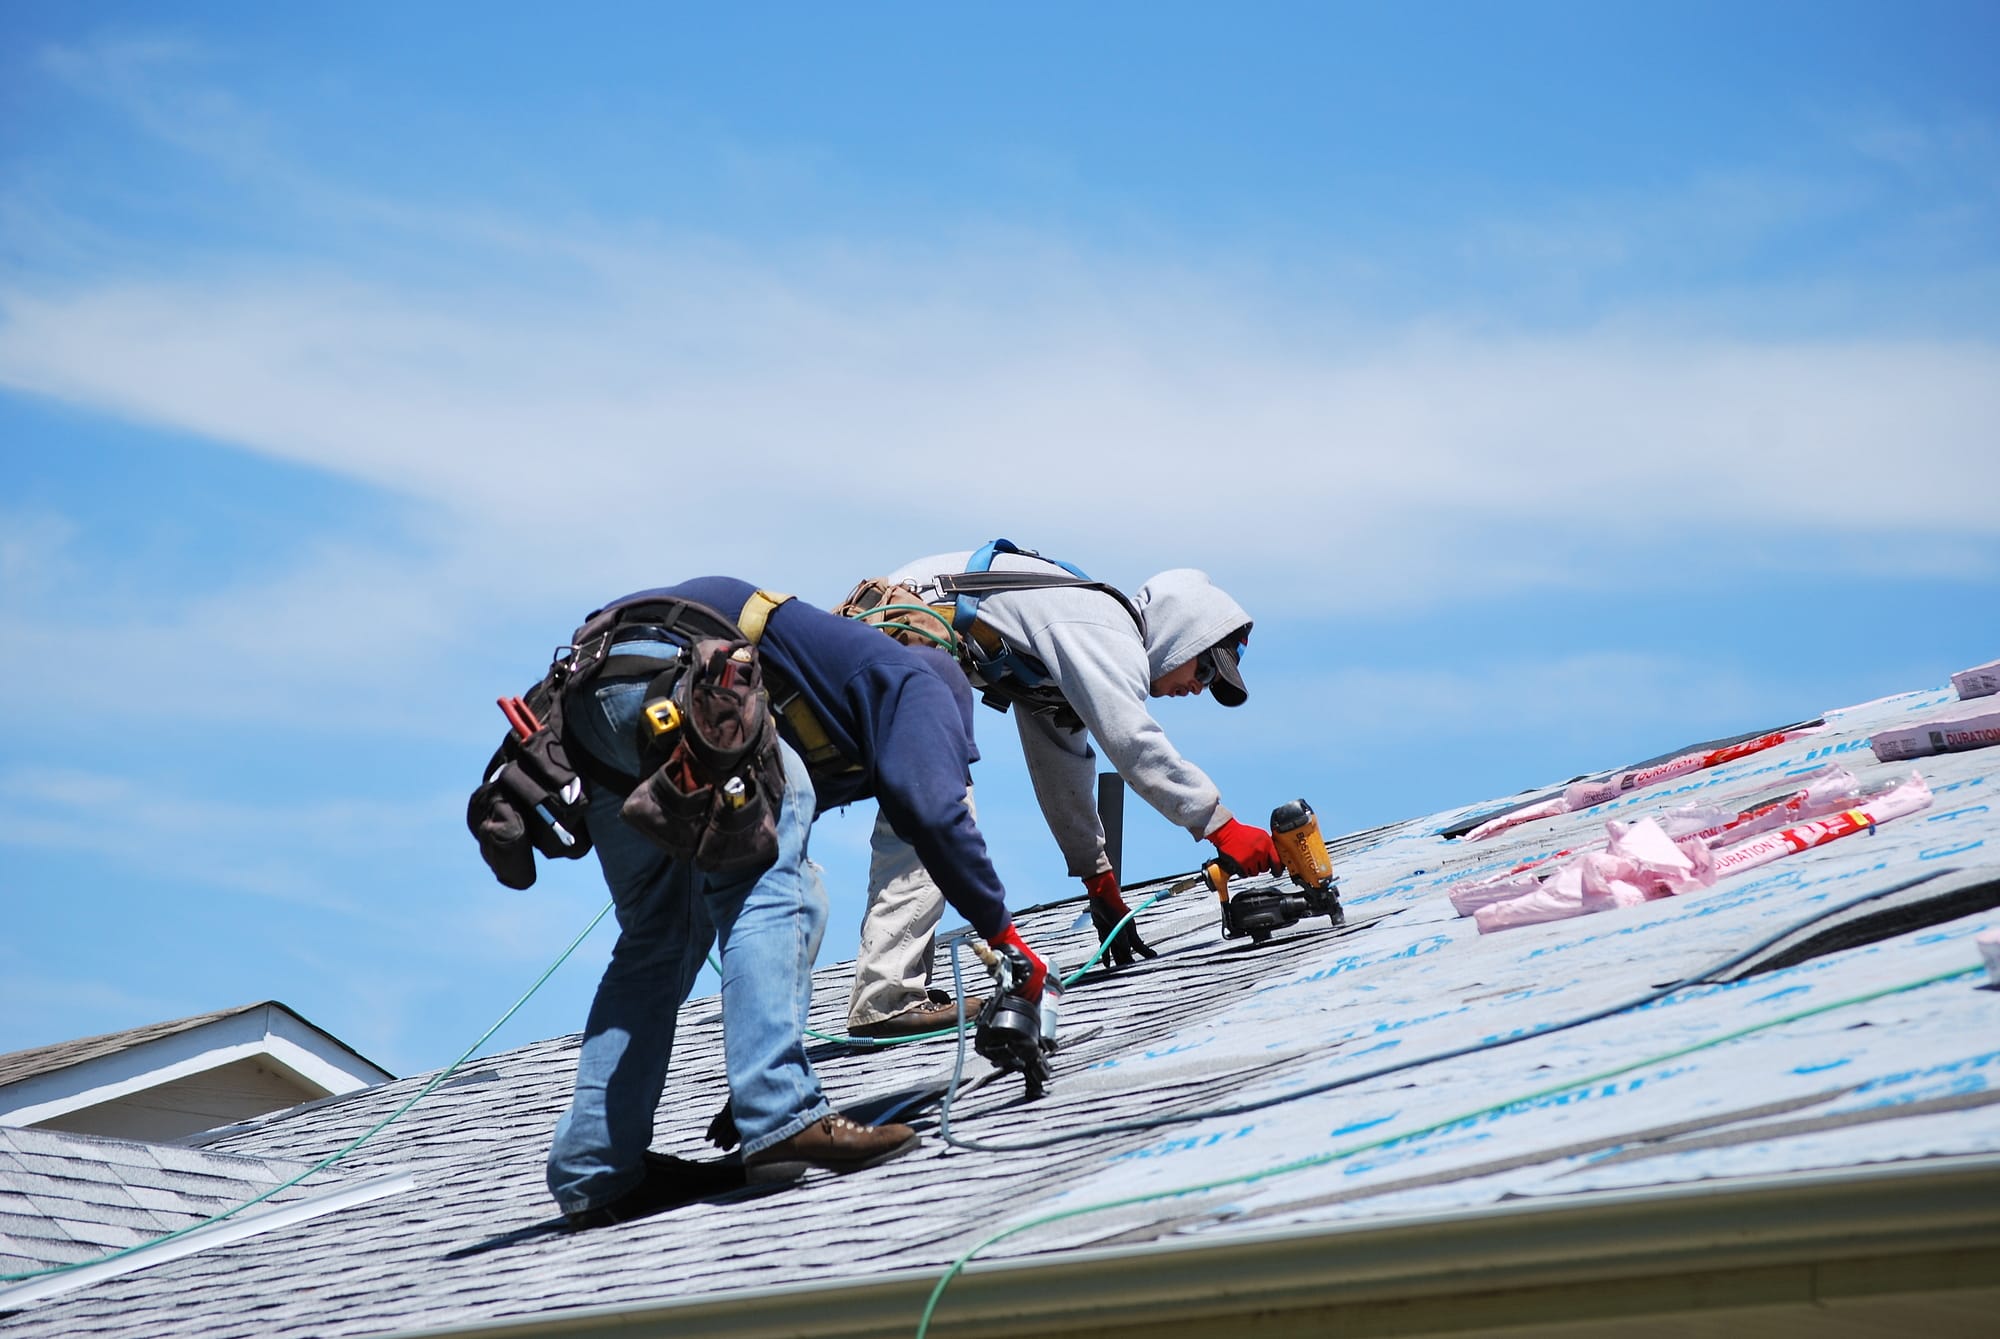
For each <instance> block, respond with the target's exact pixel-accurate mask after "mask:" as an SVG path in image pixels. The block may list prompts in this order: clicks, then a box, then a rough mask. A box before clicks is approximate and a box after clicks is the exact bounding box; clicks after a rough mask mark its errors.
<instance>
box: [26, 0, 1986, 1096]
mask: <svg viewBox="0 0 2000 1339" xmlns="http://www.w3.org/2000/svg"><path fill="white" fill-rule="evenodd" d="M1996 29H2000V18H1996V17H1995V11H1994V10H1993V9H1992V8H1991V7H1990V6H1987V5H1980V4H1968V5H1949V4H1905V5H1899V6H1893V7H1891V6H1883V5H1853V4H1832V3H1815V4H1796V5H1794V4H1764V5H1757V6H1742V5H1698V4H1676V5H1659V6H1637V5H1615V6H1614V5H1583V4H1565V5H1551V4H1510V5H1504V6H1502V5H1473V4H1467V5H1453V4H1433V5H1423V6H1390V5H1376V6H1346V5H1295V6H1293V5H1249V6H1227V7H1224V6H1195V5H1176V4H1144V5H1111V4H1103V5H1092V6H1040V5H1010V6H978V7H936V6H916V5H871V6H803V5H801V6H783V7H770V6H764V7H737V8H735V9H733V10H731V11H730V12H728V13H713V12H709V11H708V10H704V9H700V8H697V7H692V6H688V7H668V6H662V5H629V6H619V5H576V6H566V7H562V9H561V10H560V12H558V11H557V10H554V9H550V8H549V7H546V6H508V5H494V4H480V5H458V4H435V5H424V6H390V5H350V6H336V7H304V6H270V5H252V4H178V5H175V6H172V7H162V6H158V5H141V4H132V5H118V4H79V5H65V6H27V5H11V6H6V7H4V8H0V461H4V466H5V477H6V480H7V484H6V487H5V489H4V491H0V645H4V646H5V647H6V649H7V654H6V655H5V656H4V657H0V676H3V677H0V689H4V700H5V701H7V702H9V703H10V704H12V706H13V709H14V710H13V717H12V719H11V721H10V728H9V729H8V730H7V731H6V732H5V733H4V735H0V740H4V742H0V797H4V799H5V801H6V804H7V811H8V815H9V821H8V822H7V823H5V824H4V825H0V897H4V899H5V913H6V927H7V928H6V932H5V933H4V935H0V1050H7V1049H13V1048H18V1047H24V1046H30V1045H36V1044H40V1043H43V1042H49V1041H55V1040H61V1039H64V1038H68V1037H74V1036H79V1035H85V1034H89V1033H95V1032H101V1031H107V1030H111V1029H115V1028H121V1027H128V1026H133V1025H137V1024H141V1023H146V1022H152V1021H157V1020H160V1019H164V1018H171V1017H178V1016H181V1015H185V1014H190V1013H196V1012H201V1011H205V1010H208V1009H213V1008H219V1007H224V1006H229V1005H235V1004H242V1003H248V1002H251V1001H253V1000H259V999H264V998H269V997H275V998H278V999H282V1000H284V1001H285V1002H287V1003H288V1004H290V1005H292V1006H293V1007H294V1008H297V1009H299V1010H300V1011H301V1012H303V1013H304V1014H306V1016H308V1017H310V1018H312V1019H313V1020H315V1021H316V1022H318V1023H320V1024H321V1025H323V1026H325V1027H327V1028H328V1029H329V1030H331V1031H333V1032H334V1033H336V1034H337V1035H339V1036H341V1037H342V1038H344V1039H346V1040H348V1041H349V1042H350V1043H352V1044H353V1045H355V1046H356V1047H357V1048H359V1049H360V1050H362V1051H363V1052H364V1053H366V1054H368V1055H370V1056H371V1057H372V1058H374V1059H376V1060H377V1061H379V1062H380V1063H383V1064H385V1065H387V1066H389V1067H390V1068H392V1069H394V1070H397V1071H398V1072H408V1071H412V1070H416V1069H419V1068H423V1067H428V1066H434V1065H438V1064H442V1063H444V1062H446V1061H448V1060H449V1059H451V1058H452V1057H453V1056H454V1055H456V1054H457V1052H458V1050H459V1048H460V1047H461V1046H462V1045H463V1044H464V1043H466V1042H467V1041H469V1040H470V1039H471V1038H472V1037H473V1036H475V1035H477V1033H478V1032H479V1031H480V1029H481V1028H482V1027H483V1026H484V1025H485V1024H486V1023H487V1022H489V1021H490V1020H491V1019H492V1018H494V1017H496V1016H497V1015H498V1014H499V1012H500V1011H501V1010H502V1009H503V1008H504V1007H505V1006H506V1005H507V1004H509V1003H511V1002H512V1000H513V999H514V998H515V996H516V995H517V994H518V993H519V991H520V990H522V989H525V988H526V986H527V985H528V984H529V983H530V982H531V981H532V980H533V979H534V977H535V976H536V975H537V974H538V973H539V972H540V970H541V968H542V967H543V966H544V965H546V963H547V962H548V961H549V959H550V958H552V957H553V956H554V954H555V953H556V951H557V950H558V949H559V948H560V947H561V945H562V944H564V943H566V942H567V941H568V939H569V937H570V936H571V935H572V934H574V933H575V932H576V931H577V930H578V929H580V928H581V927H582V926H583V925H584V924H585V923H586V922H587V921H588V920H589V919H590V917H591V916H592V915H593V914H594V913H595V911H596V909H597V908H598V907H599V906H600V905H602V903H603V900H604V895H603V891H602V887H601V884H600V883H599V882H598V880H597V878H596V875H595V871H594V869H593V868H592V867H591V866H590V865H588V864H576V865H565V866H563V867H562V868H559V869H550V870H547V871H546V872H545V874H544V877H543V881H542V882H541V883H540V884H539V885H537V887H536V888H535V889H533V890H532V891H530V892H527V893H515V892H510V891H508V890H505V889H502V888H500V887H499V886H498V885H497V884H495V883H493V882H492V881H491V879H490V878H489V877H488V876H487V874H486V872H485V870H484V867H483V866H482V865H481V864H480V863H479V861H478V859H477V857H476V855H475V853H474V850H473V847H472V844H471V841H470V839H469V838H468V837H467V836H466V834H465V832H464V830H463V827H462V822H461V815H462V806H463V803H464V796H465V792H466V790H467V789H468V788H469V786H470V784H471V782H472V781H473V779H474V774H475V773H476V771H477V769H478V767H479V765H480V763H481V762H483V761H484V759H485V757H486V755H487V753H488V752H489V751H490V749H491V747H492V746H493V743H494V742H495V740H496V739H497V737H498V734H499V732H500V730H501V729H502V728H503V723H502V721H501V718H500V716H499V714H498V713H497V712H496V711H495V710H494V709H493V707H492V700H493V698H494V697H495V696H496V695H498V694H500V693H503V692H514V691H519V690H520V689H522V688H524V687H525V686H526V685H527V684H528V683H530V682H532V681H533V680H534V679H535V678H536V677H538V674H539V666H540V663H541V662H542V661H543V660H544V659H545V657H546V655H547V652H548V649H549V648H550V647H551V646H553V645H554V644H555V643H556V642H558V641H559V640H561V638H562V637H563V635H564V634H565V633H566V632H567V631H568V630H569V628H570V627H572V626H573V625H574V623H575V622H576V620H577V619H578V618H579V617H580V616H581V615H582V613H584V612H585V611H587V610H588V609H589V608H591V607H593V606H594V605H595V604H597V603H599V602H601V601H602V600H604V599H606V598H609V597H611V596H613V595H616V594H618V593H621V592H623V591H626V590H629V589H633V588H635V587H640V586H646V585H653V584H658V583H661V582H667V581H672V580H675V579H677V578H679V577H682V576H688V575H695V574H699V573H702V572H708V571H727V572H732V573H735V574H738V575H742V576H745V577H750V578H752V579H755V580H758V581H760V582H763V583H765V584H767V585H770V586H774V587H777V588H780V589H787V590H793V591H796V592H797V593H799V594H801V595H803V596H805V597H807V598H811V599H816V600H819V601H822V602H827V601H831V600H833V599H835V598H837V597H838V596H839V595H840V594H841V593H842V592H843V591H845V589H846V588H847V587H848V586H849V585H850V584H851V583H852V582H853V581H854V580H855V579H857V578H859V577H862V576H865V575H871V574H873V573H876V572H879V571H882V570H886V569H888V568H890V567H893V566H896V565H898V564H899V563H901V562H902V561H904V560H905V559H908V558H910V557H914V556H917V555H919V554H923V553H929V552H935V551H938V550H941V549H949V548H959V547H971V546H973V545H975V544H977V543H979V542H981V541H983V540H985V539H988V538H991V537H992V536H994V535H996V534H1005V535H1008V536H1010V537H1012V538H1014V539H1016V540H1018V541H1021V542H1023V543H1029V544H1033V545H1036V546H1037V547H1040V548H1042V549H1044V550H1045V551H1048V552H1052V553H1056V554H1059V555H1061V556H1064V557H1066V558H1069V559H1070V560H1072V561H1074V562H1077V563H1079V564H1081V565H1082V566H1084V567H1085V568H1087V569H1089V570H1090V571H1091V572H1092V573H1093V575H1098V576H1101V577H1104V578H1107V579H1110V580H1113V581H1117V582H1119V583H1121V584H1126V585H1128V586H1136V585H1137V584H1138V583H1139V582H1141V581H1142V580H1143V579H1144V578H1145V577H1146V576H1147V575H1149V574H1150V573H1151V572H1153V571H1156V570H1159V569H1161V568H1164V567H1170V566H1188V565H1192V566H1200V567H1203V568H1206V569H1208V570H1209V571H1210V572H1212V573H1213V574H1214V575H1215V576H1216V578H1217V579H1218V580H1220V581H1221V582H1222V583H1223V584H1224V585H1225V586H1227V587H1228V588H1229V589H1230V590H1231V591H1232V592H1233V593H1235V594H1236V595H1237V596H1238V598H1239V599H1241V600H1242V602H1243V603H1244V604H1245V605H1246V606H1248V607H1249V608H1250V609H1251V611H1252V612H1253V613H1254V614H1255V615H1256V616H1257V619H1258V631H1257V635H1256V639H1255V643H1254V647H1255V649H1254V651H1253V654H1252V656H1251V658H1250V661H1249V663H1248V665H1247V667H1246V668H1247V670H1248V671H1249V673H1250V677H1251V684H1252V689H1253V696H1252V701H1251V703H1250V705H1248V706H1247V707H1245V708H1243V709H1242V710H1240V711H1235V712H1228V711H1223V710H1221V709H1218V708H1216V707H1215V706H1214V704H1213V703H1211V702H1208V701H1198V702H1170V703H1164V704H1161V706H1160V708H1159V715H1160V719H1161V720H1162V722H1163V724H1165V725H1166V727H1167V729H1168V731H1169V732H1170V733H1171V734H1172V735H1173V737H1174V738H1175V739H1176V741H1177V742H1178V743H1179V744H1180V745H1181V747H1182V748H1183V750H1184V751H1185V752H1186V753H1187V754H1188V755H1189V756H1190V757H1192V758H1193V759H1195V760H1196V761H1197V762H1198V763H1199V764H1200V765H1202V766H1203V767H1204V768H1205V769H1207V770H1208V771H1209V772H1210V773H1211V774H1212V775H1214V776H1215V778H1216V779H1217V781H1218V782H1219V783H1220V785H1221V787H1222V790H1223V793H1224V796H1225V799H1226V800H1227V801H1228V802H1229V803H1230V804H1231V805H1232V806H1233V807H1235V808H1237V809H1238V810H1240V811H1242V812H1243V813H1245V814H1247V815H1249V816H1251V817H1253V818H1254V817H1257V816H1259V815H1261V814H1263V813H1266V812H1268V810H1269V808H1270V807H1271V806H1272V805H1274V804H1276V803H1278V802H1279V801H1281V800H1285V799H1288V798H1291V797H1292V796H1294V795H1305V796H1307V797H1308V798H1310V799H1311V800H1312V802H1313V803H1314V804H1315V806H1316V807H1317V808H1318V809H1319V811H1320V812H1321V814H1322V815H1323V816H1324V818H1325V820H1326V822H1327V824H1328V826H1329V827H1331V828H1333V829H1334V830H1336V831H1340V830H1351V829H1355V828H1360V827H1364V826H1368V825H1372V824H1375V823H1378V822H1383V821H1388V820H1391V819H1397V818H1401V817H1406V816H1409V815H1411V814H1416V813H1425V812H1431V811H1435V810H1439V809H1444V808H1447V807H1450V806H1455V805H1460V804H1466V803H1472V802H1476V801H1479V800H1482V799H1485V798H1489V797H1492V796H1497V795H1503V794H1507V793H1510V792H1512V791H1515V790H1517V789H1520V788H1522V787H1525V786H1530V785H1534V784H1538V783H1541V782H1544V781H1548V780H1551V779H1557V778H1563V777H1567V776H1569V775H1571V774H1573V773H1575V772H1578V771H1582V770H1586V769H1590V768H1595V767H1601V766H1611V765H1616V764H1619V763H1623V762H1627V761H1631V760H1633V759H1635V758H1638V757H1642V756H1647V755H1651V754H1654V753H1658V752H1662V751H1664V750H1666V749H1669V748H1672V747H1674V746H1676V745H1678V744H1682V743H1686V742H1691V741H1694V740H1698V739H1702V738H1707V737H1711V736H1714V735H1719V734H1723V733H1730V732H1735V731H1739V730H1747V729H1750V728H1754V727H1757V726H1761V725H1766V724H1772V723H1777V722H1779V721H1781V720H1791V719H1795V718H1797V717H1799V716H1802V715H1809V714H1811V713H1813V712H1815V711H1818V710H1820V709H1823V708H1825V707H1829V706H1836V705H1842V704H1845V703H1851V702H1855V701H1860V700H1864V699H1866V698H1870V697H1874V696H1879V695H1881V694H1884V693H1888V692H1892V691H1898V690H1902V689H1906V688H1913V687H1920V686H1926V685H1931V684H1936V683H1940V682H1942V681H1943V680H1944V678H1945V677H1946V675H1948V674H1949V673H1950V671H1952V670H1954V669H1958V668H1962V667H1964V666H1965V665H1968V664H1971V663H1975V662H1978V661H1983V660H1987V659H1991V658H1992V657H1993V656H1994V655H1996V654H2000V618H1996V617H1995V616H1994V613H1993V611H1994V610H1995V609H1996V608H2000V600H1997V599H1996V597H2000V513H1996V510H1995V506H1994V499H1995V498H1996V497H2000V449H1996V436H2000V432H1996V428H2000V328H1997V327H2000V317H1996V313H2000V106H1996V101H2000V99H1996V92H1995V85H1994V81H1993V77H1992V71H1991V52H1992V51H1994V50H1995V49H1996V48H2000V31H1996ZM980 727H981V732H982V733H981V739H982V744H983V746H984V747H985V750H986V754H987V760H986V761H985V762H984V763H983V764H982V765H981V768H980V775H979V783H980V788H981V802H980V812H981V817H982V821H983V823H984V825H985V826H986V828H987V830H988V833H989V837H990V839H991V841H992V842H993V845H994V847H995V849H996V853H997V857H998V864H999V866H1000V870H1001V873H1002V876H1003V878H1004V879H1006V880H1007V882H1008V884H1009V887H1010V890H1011V893H1012V896H1013V897H1014V898H1015V900H1016V901H1017V902H1019V903H1023V904H1025V903H1028V902H1034V901H1040V900H1045V899H1048V898H1051V897H1059V896H1067V895H1069V894H1070V893H1071V892H1072V887H1071V885H1070V883H1069V881H1067V880H1066V879H1065V878H1064V877H1063V873H1062V867H1061V862H1060V860H1059V859H1058V857H1057V856H1056V853H1055V851H1054V847H1053V843H1052V842H1051V841H1050V840H1049V839H1048V837H1047V835H1046V833H1045V831H1044V830H1043V829H1042V827H1041V824H1040V820H1039V817H1038V814H1037V813H1036V811H1035V808H1034V804H1033V800H1032V797H1031V796H1030V794H1029V791H1028V787H1027V783H1026V779H1025V776H1024V774H1023V773H1022V770H1021V767H1020V762H1019V750H1018V746H1017V745H1016V744H1015V743H1014V742H1013V739H1012V730H1011V727H1010V726H1009V725H1008V724H1007V723H1006V722H1004V721H1002V720H1001V719H1000V718H999V717H997V716H993V715H990V714H985V713H982V715H981V719H980ZM871 817H872V814H871V813H870V812H869V808H868V806H865V805H863V806H857V807H856V808H855V809H854V810H851V811H848V812H845V813H841V814H835V815H831V816H829V817H828V818H827V819H826V820H824V821H823V822H822V823H821V825H820V827H819V828H818V829H817V831H816V835H815V846H816V854H817V855H818V856H819V858H820V859H821V860H822V862H823V863H824V864H825V865H826V866H827V868H828V871H829V875H828V877H829V884H830V888H831V891H832V894H833V903H834V915H833V921H832V925H831V928H830V930H829V934H828V939H827V945H826V954H827V956H829V957H830V958H844V957H847V956H850V955H851V954H852V951H853V945H854V933H855V927H856V925H857V923H858V919H859V910H860V904H861V894H862V886H863V878H864V867H865V849H866V838H867V831H868V826H869V822H870V820H871ZM1128 826H1129V828H1130V832H1129V834H1128V857H1127V867H1128V873H1130V874H1132V875H1134V876H1139V875H1153V874H1165V873H1169V872H1175V871H1179V870H1183V869H1186V868H1189V867H1190V866H1191V865H1192V864H1193V863H1194V860H1195V857H1196V855H1197V854H1198V851H1199V850H1201V849H1205V848H1197V847H1195V846H1194V845H1193V844H1192V843H1190V842H1189V841H1188V839H1187V838H1186V836H1185V835H1184V834H1181V833H1179V832H1178V831H1176V830H1174V829H1172V828H1170V827H1169V826H1168V825H1167V824H1166V823H1165V822H1164V821H1163V820H1160V819H1158V818H1157V816H1154V815H1151V814H1150V813H1148V812H1146V811H1144V810H1143V808H1141V807H1136V806H1135V808H1134V810H1133V812H1131V813H1130V814H1129V815H1128ZM608 943H609V941H608V932H607V931H603V930H600V931H599V935H598V937H597V938H596V939H594V940H593V941H591V943H590V944H589V945H587V946H586V948H585V949H584V950H583V951H582V953H581V955H580V960H579V961H576V962H573V963H572V964H571V965H570V966H568V967H566V968H565V969H564V970H563V971H562V972H561V973H560V974H558V975H557V977H556V978H555V979H554V980H553V981H551V983H550V984H549V986H547V987H546V988H545V989H544V991H543V992H542V994H541V995H540V996H538V997H537V999H536V1001H535V1002H534V1003H533V1004H531V1005H530V1007H529V1008H528V1010H527V1011H526V1012H525V1013H524V1016H523V1017H522V1018H521V1019H519V1020H518V1021H517V1022H516V1023H515V1024H514V1025H513V1026H512V1028H511V1029H510V1031H509V1032H508V1033H506V1034H503V1036H502V1037H501V1038H500V1039H499V1041H500V1043H501V1044H505V1043H507V1042H509V1041H513V1042H519V1041H525V1040H528V1039H530V1038H533V1037H537V1036H546V1035H553V1034H556V1033H560V1032H567V1031H571V1030H574V1029H575V1028H577V1027H578V1026H580V1024H581V1020H582V1017H583V1012H584V1008H585V1005H586V1003H587V1000H588V997H589V993H590V990H591V987H592V985H593V984H594V981H595V976H596V972H597V970H598V968H599V965H600V964H601V962H602V959H603V955H604V953H605V952H606V950H607V949H608Z"/></svg>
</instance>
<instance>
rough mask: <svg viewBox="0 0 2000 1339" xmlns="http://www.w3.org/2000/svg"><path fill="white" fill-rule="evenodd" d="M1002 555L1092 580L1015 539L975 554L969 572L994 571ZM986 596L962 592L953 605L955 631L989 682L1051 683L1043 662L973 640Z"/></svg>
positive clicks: (1002, 646)
mask: <svg viewBox="0 0 2000 1339" xmlns="http://www.w3.org/2000/svg"><path fill="white" fill-rule="evenodd" d="M1002 553H1011V554H1014V555H1015V556H1017V557H1021V558H1034V559H1037V560H1038V561H1041V562H1045V563H1054V564H1055V565H1056V566H1057V567H1060V568H1062V570H1063V571H1065V572H1068V573H1069V574H1070V575H1071V576H1072V577H1075V578H1076V579H1077V580H1078V581H1089V580H1090V574H1089V573H1087V572H1085V571H1084V570H1083V569H1082V568H1080V567H1078V566H1076V565H1075V564H1074V563H1066V562H1064V561H1063V560H1062V559H1060V558H1047V557H1043V556H1042V555H1041V554H1039V553H1037V552H1035V551H1034V550H1033V549H1024V548H1022V547H1021V546H1020V545H1019V544H1016V543H1015V542H1014V541H1013V540H1011V539H995V540H990V541H988V542H987V544H986V545H985V546H984V547H983V548H981V549H980V550H979V551H978V552H976V553H974V554H973V555H972V557H971V558H970V559H969V560H968V561H967V562H966V565H965V570H966V572H967V573H968V574H973V573H980V572H991V571H992V570H993V559H994V557H995V555H997V554H1002ZM985 594H986V593H972V592H960V593H959V594H958V596H957V598H956V599H955V601H954V602H953V604H952V611H951V626H952V630H953V631H955V632H957V633H958V635H959V636H960V638H962V639H963V643H964V645H965V646H966V648H967V649H968V651H969V652H970V653H971V655H972V658H973V660H974V662H975V663H976V664H977V665H978V666H979V672H980V675H981V676H982V677H983V678H985V680H986V681H987V682H988V683H998V682H999V681H1001V680H1003V679H1012V680H1013V681H1014V682H1015V683H1017V684H1019V685H1020V686H1021V687H1023V688H1039V687H1041V686H1042V685H1043V684H1045V683H1047V682H1048V681H1049V676H1048V670H1047V668H1046V667H1045V666H1043V665H1042V664H1041V663H1040V662H1038V661H1036V660H1034V659H1033V658H1032V657H1030V656H1024V655H1022V654H1020V653H1019V652H1017V651H1015V650H1014V648H1012V647H1011V646H1008V645H1007V644H1006V643H1005V642H1001V643H1000V649H999V650H997V651H993V652H990V653H989V652H988V651H987V650H986V648H984V647H982V646H981V645H980V644H979V642H978V641H977V640H976V639H975V638H974V637H973V635H972V625H973V623H974V621H975V620H977V619H978V617H979V602H980V601H981V600H982V599H984V598H985Z"/></svg>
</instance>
